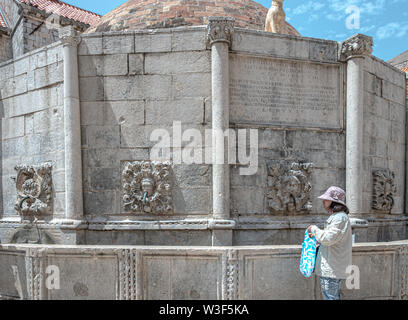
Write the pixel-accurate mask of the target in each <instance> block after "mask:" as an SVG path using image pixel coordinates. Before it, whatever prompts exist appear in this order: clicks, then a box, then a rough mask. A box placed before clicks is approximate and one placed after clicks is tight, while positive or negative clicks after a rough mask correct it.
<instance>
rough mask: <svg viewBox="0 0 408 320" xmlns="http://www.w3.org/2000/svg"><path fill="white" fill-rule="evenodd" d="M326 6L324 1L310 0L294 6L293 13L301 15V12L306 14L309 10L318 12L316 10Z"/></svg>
mask: <svg viewBox="0 0 408 320" xmlns="http://www.w3.org/2000/svg"><path fill="white" fill-rule="evenodd" d="M324 6H325V3H323V2H317V1H313V0H309V1H308V2H306V3H304V4H302V5H300V6H297V7H296V8H294V9H293V10H292V13H293V14H295V15H299V14H306V13H308V12H316V11H319V10H321V9H322V8H323V7H324Z"/></svg>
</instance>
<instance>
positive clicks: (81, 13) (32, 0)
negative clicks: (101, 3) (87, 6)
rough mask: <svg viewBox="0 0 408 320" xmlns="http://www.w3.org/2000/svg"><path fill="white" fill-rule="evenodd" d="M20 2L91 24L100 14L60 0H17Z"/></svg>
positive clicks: (95, 21)
mask: <svg viewBox="0 0 408 320" xmlns="http://www.w3.org/2000/svg"><path fill="white" fill-rule="evenodd" d="M19 1H20V2H21V3H24V4H26V5H30V6H33V7H35V8H38V9H40V10H43V11H45V12H48V13H54V14H57V15H59V16H61V17H65V18H68V19H72V20H75V21H78V22H82V23H85V24H89V25H91V26H93V25H94V24H97V23H98V22H99V20H100V19H101V17H102V16H100V15H99V14H96V13H93V12H91V11H87V10H84V9H81V8H78V7H75V6H72V5H70V4H67V3H65V2H62V1H60V0H19Z"/></svg>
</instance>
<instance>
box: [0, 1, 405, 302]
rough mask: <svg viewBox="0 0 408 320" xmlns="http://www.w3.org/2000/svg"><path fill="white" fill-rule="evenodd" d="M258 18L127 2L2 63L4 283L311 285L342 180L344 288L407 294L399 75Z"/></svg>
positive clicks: (164, 295)
mask: <svg viewBox="0 0 408 320" xmlns="http://www.w3.org/2000/svg"><path fill="white" fill-rule="evenodd" d="M267 12H268V10H267V8H264V7H262V6H260V5H259V4H257V3H255V2H254V1H252V0H237V1H218V0H194V1H182V0H179V1H153V0H152V1H142V0H130V1H128V2H126V3H125V4H123V5H122V6H120V7H118V8H117V9H115V10H114V11H112V12H111V13H109V14H107V15H106V16H105V17H103V18H102V19H100V21H99V22H98V23H96V24H94V25H92V26H91V27H90V28H89V29H88V30H87V31H86V32H84V33H78V30H76V29H77V26H76V25H75V24H74V25H68V26H65V27H63V28H59V32H58V37H59V40H58V41H57V42H54V43H51V44H49V45H46V46H43V47H41V48H38V49H36V50H33V51H28V52H25V53H24V54H22V55H20V56H15V57H14V58H13V59H11V60H8V61H6V62H3V63H1V64H0V115H1V117H2V122H1V125H2V130H1V146H2V148H1V166H0V168H1V192H0V195H1V197H0V202H1V208H2V210H1V213H0V241H1V245H0V267H2V270H1V271H2V272H0V295H2V296H5V297H11V298H18V297H20V298H29V299H86V298H89V299H95V298H101V299H115V298H116V299H317V298H319V290H318V286H316V284H317V281H316V280H317V279H316V278H315V276H312V277H311V278H305V277H303V276H301V274H300V272H299V255H300V246H299V245H300V244H301V242H302V241H303V237H304V232H305V229H306V228H307V227H308V226H309V225H310V224H317V225H318V226H320V227H323V225H324V222H325V221H326V219H327V217H328V216H327V212H326V211H325V210H324V207H323V205H322V202H321V200H319V199H318V198H317V197H318V196H319V195H321V194H322V193H323V192H324V191H326V189H327V188H328V187H330V186H332V185H337V186H339V187H341V188H343V189H345V190H346V193H347V199H346V202H347V205H348V207H349V209H350V218H351V221H352V228H353V235H354V239H355V242H356V243H355V245H354V248H353V264H355V265H357V266H358V267H359V268H360V269H359V270H360V275H361V284H360V289H359V290H345V291H344V298H350V299H352V298H354V299H356V298H357V299H358V298H366V299H373V298H381V299H405V298H408V267H407V265H408V263H407V261H408V241H407V240H406V239H407V221H408V217H407V207H408V206H407V204H408V196H407V194H408V188H407V183H406V172H407V167H406V154H407V144H406V139H407V136H406V124H407V123H406V112H407V111H406V101H405V99H406V84H405V80H406V79H405V73H404V72H401V70H399V69H397V68H395V67H393V66H392V65H390V64H389V63H387V62H384V61H382V60H381V59H378V58H377V57H375V56H373V55H372V47H373V39H372V38H371V37H369V36H365V35H362V34H356V35H354V36H352V37H350V38H348V39H345V40H344V41H343V42H341V43H338V42H336V41H331V40H325V39H315V38H308V37H302V36H298V35H293V34H279V33H272V32H265V31H263V30H264V29H265V19H266V15H267ZM282 23H283V22H282ZM3 28H4V27H3ZM291 28H293V27H291ZM284 29H286V30H289V29H290V28H289V27H285V28H284ZM2 30H3V29H2ZM290 30H292V31H293V33H295V29H294V28H293V29H290ZM290 30H289V31H290ZM9 35H10V36H12V33H9ZM220 132H221V134H220ZM224 134H226V135H227V136H228V138H229V139H227V140H228V144H225V145H224V144H223V143H220V141H224V140H226V139H224ZM220 137H221V138H220ZM158 143H161V144H160V145H161V147H160V152H156V151H157V149H156V147H157V145H158ZM192 153H193V154H194V156H195V157H194V159H191V154H192ZM226 154H228V162H227V161H226V159H223V160H224V161H219V158H220V157H221V158H222V155H226ZM196 156H197V157H196ZM294 245H297V246H294ZM49 265H53V266H57V267H58V268H59V271H60V275H61V286H60V290H52V289H50V288H48V287H46V285H45V280H44V279H45V278H46V268H47V266H49ZM101 274H103V281H101V276H100V275H101ZM372 279H378V281H373V280H372ZM16 283H17V284H18V283H20V284H21V285H16Z"/></svg>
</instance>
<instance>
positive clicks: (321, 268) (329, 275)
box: [308, 187, 353, 300]
mask: <svg viewBox="0 0 408 320" xmlns="http://www.w3.org/2000/svg"><path fill="white" fill-rule="evenodd" d="M319 199H322V200H323V206H324V208H325V209H326V211H327V212H329V213H330V214H331V215H330V217H329V218H328V219H327V221H326V223H325V227H324V229H323V230H321V229H319V228H318V227H317V226H315V225H311V226H309V227H308V230H309V236H310V237H312V236H315V238H316V240H317V242H318V243H320V250H319V252H318V254H317V257H316V269H315V270H316V275H317V276H319V277H320V285H321V288H322V297H323V299H324V300H340V288H341V282H342V280H344V279H346V278H347V276H348V275H349V274H348V273H347V269H348V267H349V266H351V265H352V261H351V259H352V243H353V242H352V234H351V223H350V219H349V217H348V214H349V209H348V208H347V205H346V193H345V192H344V190H343V189H341V188H339V187H330V188H329V189H327V191H326V192H325V193H324V194H323V195H321V196H320V197H319Z"/></svg>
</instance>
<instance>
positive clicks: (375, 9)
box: [330, 0, 400, 16]
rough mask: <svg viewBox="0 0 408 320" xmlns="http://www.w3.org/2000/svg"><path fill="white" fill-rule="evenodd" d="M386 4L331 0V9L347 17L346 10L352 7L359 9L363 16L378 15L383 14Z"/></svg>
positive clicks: (365, 0) (375, 0) (366, 1)
mask: <svg viewBox="0 0 408 320" xmlns="http://www.w3.org/2000/svg"><path fill="white" fill-rule="evenodd" d="M394 1H400V0H394ZM386 3H387V2H386V0H371V1H369V0H331V2H330V8H331V9H333V10H334V11H335V12H337V13H339V14H341V15H342V16H345V15H346V9H347V8H348V7H350V6H357V7H359V9H360V12H361V13H362V14H363V13H364V14H367V15H377V14H381V13H383V10H384V9H385V5H386Z"/></svg>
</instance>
